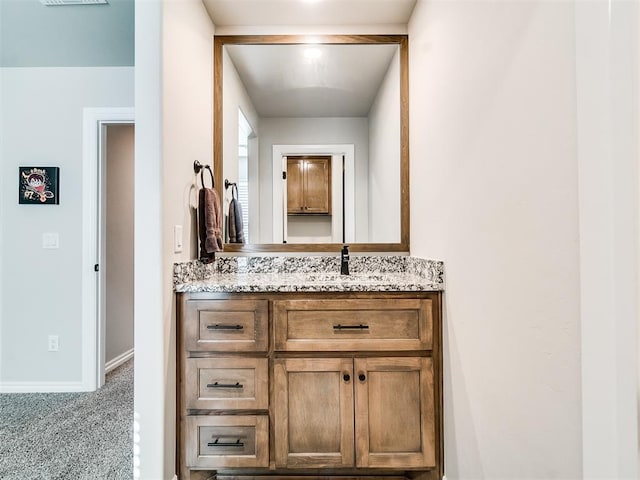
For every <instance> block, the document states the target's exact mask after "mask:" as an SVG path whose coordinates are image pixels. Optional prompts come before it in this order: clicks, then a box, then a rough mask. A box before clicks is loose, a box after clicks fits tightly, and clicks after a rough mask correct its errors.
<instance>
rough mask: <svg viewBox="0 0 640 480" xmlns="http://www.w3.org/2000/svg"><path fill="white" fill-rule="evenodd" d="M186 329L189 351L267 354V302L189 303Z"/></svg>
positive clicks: (212, 301)
mask: <svg viewBox="0 0 640 480" xmlns="http://www.w3.org/2000/svg"><path fill="white" fill-rule="evenodd" d="M185 303H186V305H185V307H184V317H183V322H184V325H183V328H184V342H185V349H186V350H188V351H212V350H215V351H218V352H265V351H266V350H267V346H268V341H267V339H268V336H267V325H268V314H269V307H268V302H267V301H266V300H189V301H187V302H185Z"/></svg>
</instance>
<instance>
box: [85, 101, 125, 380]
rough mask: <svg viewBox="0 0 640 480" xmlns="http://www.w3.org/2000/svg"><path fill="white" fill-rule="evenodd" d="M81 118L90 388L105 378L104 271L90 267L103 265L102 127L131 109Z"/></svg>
mask: <svg viewBox="0 0 640 480" xmlns="http://www.w3.org/2000/svg"><path fill="white" fill-rule="evenodd" d="M82 119H83V133H82V134H83V155H82V386H83V390H86V391H93V390H97V389H98V388H100V387H101V386H102V385H104V379H105V358H104V350H105V319H104V285H105V281H104V280H105V279H104V273H105V272H104V268H99V270H98V272H96V271H95V270H94V267H95V265H100V266H104V228H103V225H102V221H101V219H102V218H103V215H102V213H103V211H104V210H103V209H104V205H103V198H104V193H105V192H104V174H103V172H104V168H105V165H104V158H103V157H104V155H103V154H104V145H103V143H104V130H105V127H106V125H117V124H135V110H134V109H133V108H85V109H83V113H82ZM98 212H101V213H100V214H99V213H98ZM96 273H97V275H96Z"/></svg>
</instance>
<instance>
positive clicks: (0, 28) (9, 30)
mask: <svg viewBox="0 0 640 480" xmlns="http://www.w3.org/2000/svg"><path fill="white" fill-rule="evenodd" d="M133 65H134V0H109V3H108V4H106V5H89V6H87V5H71V6H64V7H60V6H45V5H43V4H42V3H40V1H39V0H0V67H97V66H133Z"/></svg>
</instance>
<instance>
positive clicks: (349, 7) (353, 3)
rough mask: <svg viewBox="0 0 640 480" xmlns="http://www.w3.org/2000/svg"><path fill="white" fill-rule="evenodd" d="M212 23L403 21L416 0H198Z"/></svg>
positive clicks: (343, 23)
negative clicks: (202, 4)
mask: <svg viewBox="0 0 640 480" xmlns="http://www.w3.org/2000/svg"><path fill="white" fill-rule="evenodd" d="M202 2H203V3H204V5H205V8H206V9H207V11H208V12H209V16H210V17H211V20H212V21H213V23H214V24H215V25H216V27H226V26H249V25H250V26H268V25H316V26H317V25H332V26H333V25H397V24H400V25H406V24H407V23H408V21H409V18H410V17H411V13H412V11H413V7H414V6H415V4H416V0H202Z"/></svg>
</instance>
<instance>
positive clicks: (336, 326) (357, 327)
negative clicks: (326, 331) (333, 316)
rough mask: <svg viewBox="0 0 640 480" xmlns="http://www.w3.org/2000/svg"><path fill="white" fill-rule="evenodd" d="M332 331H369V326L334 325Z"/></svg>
mask: <svg viewBox="0 0 640 480" xmlns="http://www.w3.org/2000/svg"><path fill="white" fill-rule="evenodd" d="M333 329H334V330H369V325H363V324H362V323H361V324H360V325H340V324H338V325H334V326H333Z"/></svg>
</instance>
